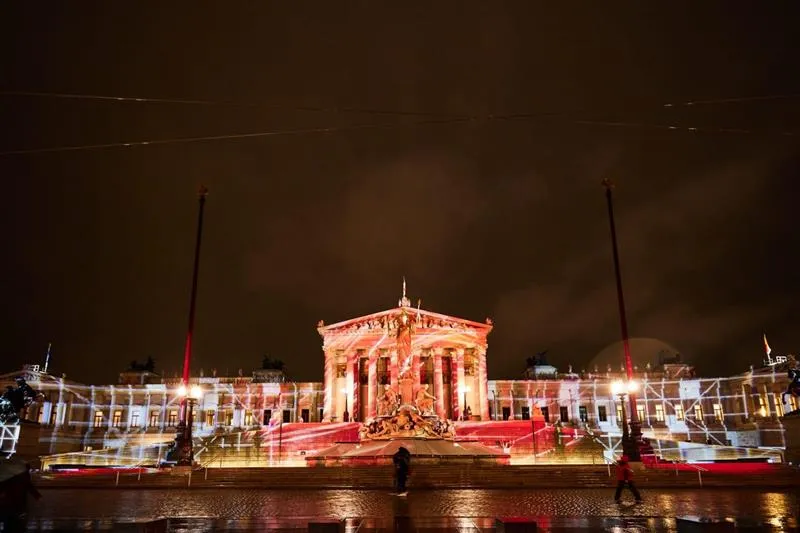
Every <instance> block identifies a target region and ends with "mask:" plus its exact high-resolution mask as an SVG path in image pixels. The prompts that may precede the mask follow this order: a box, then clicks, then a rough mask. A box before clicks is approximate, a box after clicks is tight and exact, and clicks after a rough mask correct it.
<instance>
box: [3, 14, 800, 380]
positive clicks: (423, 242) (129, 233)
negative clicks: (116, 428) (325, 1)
mask: <svg viewBox="0 0 800 533" xmlns="http://www.w3.org/2000/svg"><path fill="white" fill-rule="evenodd" d="M153 6H155V7H153V8H152V9H150V8H145V7H142V6H139V7H137V8H136V9H130V8H129V6H125V7H120V6H117V5H116V4H103V6H101V7H97V6H95V7H96V9H94V8H93V7H92V6H83V7H81V8H75V9H70V10H61V9H55V8H54V9H49V10H46V11H41V10H35V9H32V8H30V7H29V6H26V5H24V4H17V5H15V6H12V7H10V8H9V10H8V12H7V13H6V16H4V17H3V18H2V21H0V24H3V26H2V27H0V34H2V35H3V38H4V39H5V42H6V46H4V47H0V50H2V51H0V53H2V54H3V56H2V58H1V59H2V60H3V64H4V65H6V66H7V68H6V74H7V75H5V76H3V79H2V81H0V84H1V85H2V86H1V87H0V89H2V90H34V91H43V92H74V93H84V94H111V95H133V96H140V95H142V96H154V97H176V98H181V97H185V98H190V99H204V100H217V101H241V102H256V103H259V102H260V103H265V104H269V105H266V106H264V107H237V106H180V105H167V104H158V105H155V104H146V105H145V104H132V103H126V104H121V103H118V102H111V101H107V102H95V101H71V100H50V99H42V98H18V97H8V96H3V97H0V114H1V116H0V119H2V120H3V124H4V125H5V126H6V127H4V128H3V129H2V131H0V150H5V149H12V148H26V147H37V146H53V145H80V144H86V143H89V144H93V143H105V142H119V141H125V140H130V139H133V140H148V139H149V140H154V139H165V138H174V137H193V136H198V135H201V136H202V135H218V134H227V133H237V132H254V131H264V130H275V129H296V128H309V127H315V126H337V125H343V126H346V125H354V124H362V125H363V124H370V123H373V124H374V123H380V124H387V123H396V124H397V126H394V127H383V128H376V129H360V130H351V131H347V132H338V133H327V134H313V135H287V136H277V137H269V138H251V139H244V140H237V141H224V142H206V143H189V144H166V145H151V146H144V147H132V148H130V149H110V150H90V151H76V152H63V153H51V154H35V155H33V154H32V155H26V156H13V157H9V156H2V157H0V173H2V175H3V176H4V178H5V179H6V182H5V183H4V184H5V185H6V188H5V191H4V192H5V194H6V197H5V199H6V207H5V208H4V209H3V210H0V223H2V228H3V232H2V242H0V246H2V250H3V252H4V258H5V259H4V261H3V262H2V263H0V280H2V283H3V286H2V289H3V292H2V294H3V295H4V298H5V300H4V302H5V303H4V306H3V315H2V317H0V320H1V321H2V323H3V324H4V325H6V326H7V328H6V329H5V330H4V332H6V336H5V337H4V343H3V344H2V345H0V360H2V361H3V362H4V364H5V365H7V366H8V367H11V368H13V367H15V366H17V365H18V364H21V363H23V362H27V361H31V360H34V359H37V358H40V355H41V354H42V353H43V351H44V349H45V347H46V345H47V342H50V341H52V342H53V343H54V347H55V350H54V362H55V363H56V369H57V371H65V372H68V373H69V374H70V375H72V376H74V377H76V378H77V379H84V380H88V381H109V380H113V379H114V373H115V372H116V371H117V370H119V369H120V368H121V367H124V366H125V365H127V363H128V362H129V361H130V360H131V359H134V358H139V359H144V358H145V357H146V356H147V355H151V354H152V355H154V357H155V358H156V361H157V364H158V365H159V367H160V368H162V369H164V370H166V371H168V372H170V373H171V372H176V371H178V370H179V368H180V365H181V356H182V344H183V338H184V329H185V327H186V311H187V309H186V308H187V306H188V293H189V284H190V275H191V257H192V249H193V248H192V247H193V238H194V222H195V217H196V203H195V201H194V199H193V192H194V190H195V189H196V187H197V185H198V184H199V183H201V182H203V183H206V184H207V185H209V186H210V188H211V195H210V197H209V201H208V205H207V213H206V215H207V218H206V231H205V236H204V243H203V262H202V267H201V277H200V292H199V301H198V315H197V338H196V343H195V350H196V351H195V361H196V365H195V366H196V367H203V368H205V369H209V368H212V367H216V368H218V369H219V370H220V371H223V370H225V369H226V368H227V369H229V370H230V371H235V370H238V368H243V369H246V368H249V367H251V366H253V365H257V364H258V361H259V360H260V358H261V355H262V354H263V353H264V351H269V352H270V353H271V354H272V355H273V356H276V357H279V358H282V359H284V360H286V361H287V363H288V364H289V368H290V370H291V371H292V373H293V375H294V376H295V377H297V378H298V379H311V380H318V379H321V373H322V353H321V350H320V339H319V337H318V335H317V333H316V331H315V329H314V326H315V324H316V323H317V321H318V320H320V319H324V320H325V321H326V322H329V323H330V322H334V321H338V320H344V319H347V318H351V317H353V316H356V315H360V314H366V313H370V312H374V311H377V310H381V309H385V308H387V307H390V306H392V305H394V304H395V303H396V301H397V299H398V297H399V296H400V294H399V293H400V282H401V278H402V277H403V276H405V277H406V278H407V279H408V282H409V290H410V296H411V297H412V299H413V300H414V301H416V300H417V299H418V298H421V299H422V300H423V302H424V303H423V305H424V306H425V307H426V308H428V309H432V310H435V311H439V312H443V313H449V314H453V315H457V316H463V317H466V318H471V319H475V320H483V319H484V318H485V317H486V316H487V315H489V316H491V317H492V318H493V319H494V321H495V329H494V332H493V333H492V335H491V337H490V348H489V359H490V374H491V375H492V376H493V377H501V376H511V377H515V376H518V375H519V372H520V371H521V369H522V365H523V361H524V359H525V357H526V356H528V355H530V354H531V353H533V352H535V351H539V350H543V349H550V356H551V360H552V361H553V362H555V363H557V364H559V365H562V366H563V365H566V364H569V363H573V364H574V365H575V366H581V365H586V364H590V363H591V361H592V360H593V358H594V357H595V355H596V354H598V353H599V352H601V350H602V349H603V348H604V347H606V346H608V345H610V344H612V343H614V342H617V341H618V340H619V324H618V318H617V304H616V295H615V288H614V283H613V265H612V260H611V252H610V243H609V236H608V221H607V218H606V210H605V200H604V197H603V189H602V187H601V186H600V181H601V180H602V178H604V177H611V178H614V179H615V180H616V181H617V183H618V188H617V190H616V192H615V205H616V208H617V222H618V229H619V239H620V253H621V260H622V272H623V278H624V282H625V296H626V301H627V306H628V314H629V323H630V332H631V335H633V336H636V337H648V338H656V339H662V340H663V341H665V342H667V343H668V344H669V345H671V346H674V347H675V348H676V349H677V350H680V351H681V352H682V353H683V354H684V355H685V357H687V358H688V359H689V360H692V361H694V362H695V363H697V365H698V366H699V367H700V369H701V371H702V372H707V373H732V372H736V371H739V370H742V369H744V368H746V367H747V365H749V364H751V362H754V361H757V360H758V359H759V357H760V335H761V332H762V331H764V330H766V331H767V333H769V334H770V338H771V339H772V342H773V344H774V348H775V349H776V350H784V349H785V350H794V349H796V348H797V346H798V345H800V336H798V334H797V333H796V327H795V326H796V324H795V322H796V304H795V302H794V300H793V295H794V294H796V292H797V290H798V289H800V286H799V285H800V280H798V276H797V274H796V267H795V266H794V265H796V263H797V237H796V235H795V231H794V228H795V227H796V223H795V218H796V215H795V211H796V206H795V205H794V204H795V203H796V200H795V198H796V195H794V194H793V191H794V190H795V189H796V185H795V181H796V176H797V171H798V168H800V160H798V145H797V142H796V139H797V137H796V136H794V137H791V136H786V135H781V134H780V133H781V132H784V131H787V130H796V129H797V123H798V120H797V119H798V117H800V107H798V106H799V105H800V104H798V101H797V99H792V98H784V99H775V100H766V101H756V102H750V103H728V104H715V105H696V106H690V107H684V106H675V107H672V108H665V107H663V104H664V103H666V102H673V103H680V102H685V101H687V100H703V99H709V98H712V99H713V98H720V97H728V96H748V95H759V94H773V95H785V94H792V93H798V92H800V87H798V85H797V80H796V79H795V78H796V76H795V72H796V65H795V63H796V54H795V53H794V50H796V49H797V42H796V41H797V38H798V33H797V32H796V31H795V28H794V26H793V22H794V20H797V17H796V16H793V14H790V13H781V12H778V9H777V8H774V9H772V11H773V12H767V8H764V11H763V13H761V14H760V15H759V16H754V14H753V13H752V12H750V11H749V10H748V11H741V12H740V11H738V10H736V9H734V8H732V7H731V6H726V9H725V10H724V11H716V10H715V9H713V8H711V7H709V6H706V7H703V8H698V9H693V12H692V16H691V17H687V16H685V13H682V12H680V10H677V9H675V10H670V11H669V12H662V11H659V10H654V9H653V10H651V9H649V8H648V9H643V10H629V9H625V10H614V9H612V7H610V6H607V5H603V6H601V7H597V8H594V7H591V8H587V9H586V10H584V11H582V12H581V13H575V12H574V11H571V12H567V11H563V10H561V9H559V8H557V7H556V6H548V7H542V6H537V5H535V4H526V5H520V6H515V7H513V8H512V7H510V6H494V5H491V6H490V5H489V4H486V3H485V2H476V3H470V2H465V3H463V4H462V6H461V8H460V9H459V10H457V11H453V10H452V9H451V8H450V7H448V6H444V5H442V6H431V5H428V4H426V5H425V6H424V8H423V7H422V6H420V7H419V8H417V7H415V6H410V5H406V4H404V5H403V6H400V7H391V8H390V7H386V6H380V5H377V4H376V5H370V6H369V7H366V6H361V8H359V9H346V8H343V7H341V6H338V5H337V6H333V5H332V4H331V5H330V6H323V5H317V6H315V9H307V7H308V6H303V5H299V4H298V5H295V4H286V3H269V2H267V3H263V4H260V5H258V6H255V7H253V6H251V7H250V8H248V9H246V10H243V9H238V8H231V7H228V6H224V7H219V8H217V9H215V10H213V11H209V10H205V9H202V8H198V9H195V10H191V12H186V11H185V10H184V9H183V8H181V7H179V6H177V5H174V6H173V5H161V4H159V5H158V6H156V5H155V4H153ZM175 20H181V21H182V24H180V25H176V24H175ZM108 21H115V22H113V23H111V22H108ZM272 104H282V105H283V106H284V108H276V107H273V105H272ZM293 106H320V107H326V108H339V109H340V111H338V112H337V111H333V110H329V111H326V112H319V111H297V110H294V109H291V108H292V107H293ZM347 107H357V108H369V109H378V110H398V111H415V110H416V111H420V110H422V111H427V112H433V113H442V114H467V115H484V114H494V115H502V114H504V113H509V114H534V115H536V117H535V118H528V119H521V118H519V117H518V118H516V119H497V120H492V121H482V120H475V121H470V122H467V123H458V124H436V125H434V124H426V125H414V124H413V122H414V121H415V120H416V119H415V118H414V117H409V116H393V115H387V114H377V115H376V114H370V113H352V112H342V111H341V108H347ZM579 120H591V121H595V122H599V124H594V125H590V124H586V123H579V122H576V121H579ZM661 125H675V126H677V127H678V129H676V130H665V129H663V128H659V127H657V126H661ZM686 127H697V128H699V129H698V131H696V132H690V131H688V130H687V129H686ZM721 128H729V129H730V128H734V129H740V130H743V132H740V133H732V132H724V131H720V129H721ZM641 349H642V350H645V351H646V350H647V348H641ZM635 355H636V357H645V358H646V357H654V356H655V354H649V355H648V354H635Z"/></svg>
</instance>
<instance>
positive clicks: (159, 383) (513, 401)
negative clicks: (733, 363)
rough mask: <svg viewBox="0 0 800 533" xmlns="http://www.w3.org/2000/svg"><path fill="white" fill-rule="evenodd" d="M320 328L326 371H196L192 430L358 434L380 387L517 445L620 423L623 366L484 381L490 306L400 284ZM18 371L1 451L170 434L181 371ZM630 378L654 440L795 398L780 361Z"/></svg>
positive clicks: (733, 436) (763, 430)
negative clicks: (739, 370)
mask: <svg viewBox="0 0 800 533" xmlns="http://www.w3.org/2000/svg"><path fill="white" fill-rule="evenodd" d="M317 330H318V332H319V334H320V335H321V337H322V340H323V344H322V349H323V355H324V382H323V383H313V382H309V383H295V382H288V381H285V378H284V376H283V374H282V372H280V371H275V370H256V371H254V372H253V373H252V374H251V375H247V376H245V375H243V373H242V372H241V371H240V372H239V375H238V376H234V377H230V376H217V375H212V376H204V375H201V376H198V377H194V378H192V379H191V383H192V384H198V385H200V387H201V389H202V392H203V394H202V397H201V398H200V399H199V400H198V403H197V405H196V407H195V411H194V417H193V419H194V425H193V433H194V435H195V436H196V437H197V438H199V439H213V438H214V437H220V438H221V439H222V440H223V441H224V439H225V438H228V439H229V440H236V441H237V442H239V441H241V439H242V435H245V434H249V435H255V434H259V435H261V436H262V437H265V438H269V439H273V438H274V437H276V436H277V431H278V430H280V431H281V432H283V436H284V437H285V436H286V435H289V434H292V435H303V437H299V436H298V437H292V438H293V439H294V440H292V441H289V440H286V441H285V442H286V444H284V443H283V442H282V443H281V444H280V446H281V448H280V449H284V450H286V449H288V448H283V447H284V446H293V447H294V448H293V449H297V450H300V449H311V448H312V446H310V445H307V442H305V443H304V442H301V441H303V439H305V440H306V441H310V440H313V442H314V446H313V447H316V448H317V449H319V448H322V447H324V446H326V445H327V446H330V445H332V444H333V443H335V442H341V441H343V440H346V439H350V438H357V434H358V424H353V423H352V422H359V423H361V422H366V421H368V420H370V419H371V418H373V417H375V416H377V415H381V414H383V413H382V412H381V409H382V405H383V398H384V395H385V394H386V391H387V390H392V391H394V392H395V393H396V394H397V395H398V396H399V397H400V398H401V400H402V402H403V403H405V404H412V405H413V404H415V402H416V404H417V405H418V402H419V401H420V400H419V398H421V397H423V400H425V398H428V397H430V400H425V401H431V402H432V405H431V407H432V410H433V412H435V414H436V415H438V416H439V417H440V418H442V419H450V420H454V421H456V424H455V427H456V436H457V438H458V437H459V436H462V437H467V436H470V437H475V438H478V439H483V438H484V437H486V438H485V440H486V441H487V442H488V443H490V444H492V445H494V444H495V442H496V441H497V439H499V438H500V437H502V435H499V434H498V433H497V432H498V431H500V430H501V429H502V431H503V432H510V431H511V428H512V426H513V431H514V432H516V433H514V438H513V439H508V440H513V441H514V442H515V444H514V445H513V447H511V453H512V454H513V453H524V452H525V450H526V447H528V449H529V447H530V446H532V445H533V446H535V444H532V442H531V441H532V439H531V428H532V425H531V424H530V423H522V422H523V421H529V420H530V419H531V418H532V417H534V418H536V417H543V419H544V420H543V421H544V423H546V424H548V425H549V426H555V425H562V426H565V427H569V428H573V429H575V430H576V431H585V430H591V431H594V432H595V433H599V434H600V435H604V436H613V437H614V438H617V437H618V436H619V435H620V425H621V420H620V414H619V413H620V406H619V401H618V400H617V399H616V398H615V397H614V396H613V395H612V394H611V386H610V385H611V382H612V381H614V380H616V379H620V378H623V377H624V373H623V372H621V371H619V372H617V371H612V369H611V368H610V367H609V368H606V371H604V372H602V371H598V370H597V369H596V370H595V371H594V372H581V373H574V372H572V371H571V369H570V371H569V372H567V373H559V372H558V371H557V369H555V368H554V367H551V366H545V365H541V366H539V367H536V368H533V369H530V371H529V376H528V377H530V378H531V379H522V380H492V381H490V380H488V379H487V374H486V354H487V336H488V335H489V333H490V332H491V330H492V323H491V321H490V320H488V319H487V320H486V322H485V323H479V322H473V321H470V320H464V319H459V318H454V317H450V316H447V315H442V314H438V313H434V312H430V311H426V310H424V309H420V308H419V307H416V308H415V307H413V306H412V305H411V303H410V301H409V300H408V298H406V296H405V294H403V297H402V298H401V300H400V301H399V305H398V306H397V307H395V308H393V309H389V310H386V311H382V312H379V313H374V314H371V315H367V316H363V317H360V318H355V319H352V320H347V321H344V322H339V323H335V324H331V325H324V324H323V323H320V324H318V328H317ZM19 376H22V377H24V378H25V379H26V380H27V382H28V383H29V384H30V385H31V386H32V387H33V388H34V389H36V390H37V391H39V392H41V393H42V395H41V396H40V397H39V399H38V401H36V402H35V403H34V404H33V405H31V406H30V407H29V408H27V409H26V411H25V412H23V413H22V417H23V418H24V419H25V420H27V421H30V422H33V424H30V423H29V424H23V425H22V426H21V427H22V428H23V429H24V431H23V433H25V432H27V433H28V437H25V435H22V434H20V431H19V427H17V428H0V448H1V449H2V450H4V451H11V450H12V449H13V448H14V447H17V448H19V447H27V448H28V449H29V453H27V455H29V456H36V455H44V454H55V453H64V452H78V451H88V450H100V449H115V448H122V447H124V446H139V447H140V448H141V447H144V446H147V445H156V444H158V445H163V444H164V443H168V442H170V441H171V440H172V439H173V438H174V435H175V431H176V426H177V425H178V422H179V409H180V407H179V405H180V398H179V397H178V395H177V388H178V386H179V385H180V378H177V377H175V378H162V377H160V376H158V375H156V374H153V373H150V372H123V373H122V374H120V377H119V383H117V384H115V385H99V386H98V385H84V384H80V383H76V382H72V381H69V380H67V379H65V378H64V377H61V378H59V377H55V376H52V375H50V374H47V373H44V372H40V371H39V368H38V367H37V366H29V367H26V368H25V369H23V370H22V371H21V372H13V373H10V374H6V375H4V376H0V386H2V387H3V388H5V387H6V386H7V385H13V383H14V379H15V378H17V377H19ZM637 379H638V380H639V381H640V382H641V389H640V394H639V396H638V398H637V406H638V413H637V414H638V415H639V419H640V420H641V422H642V430H643V433H644V436H645V437H648V438H651V439H663V440H668V441H674V442H686V441H692V442H695V443H703V444H716V445H728V446H737V447H747V448H754V447H775V448H781V447H784V446H785V442H784V430H783V426H782V422H781V420H780V418H781V416H782V415H783V414H784V411H790V410H794V409H797V408H798V407H800V406H798V405H797V399H796V398H795V397H792V396H789V397H787V402H788V403H787V404H786V405H784V404H782V403H781V393H782V392H783V391H785V390H786V388H787V385H788V384H789V378H788V376H787V374H786V369H785V368H783V367H782V366H781V365H773V366H766V367H764V368H761V369H751V370H750V371H749V372H746V373H744V374H739V375H735V376H732V377H716V378H698V377H695V376H694V372H693V369H692V368H691V367H689V366H687V365H685V364H681V363H680V362H677V361H673V362H667V363H665V364H662V365H660V366H659V367H657V368H652V369H651V368H649V367H648V368H647V369H646V370H645V371H643V372H637ZM421 391H423V392H421ZM429 405H430V404H429ZM465 411H466V412H467V415H468V416H465ZM538 420H540V421H541V418H538ZM499 421H505V422H503V423H502V424H499V423H498V422H499ZM515 421H517V423H516V424H511V422H515ZM344 422H349V423H344ZM301 424H303V425H302V426H300V425H301ZM284 426H286V427H284ZM537 427H538V426H537ZM499 428H501V429H499ZM537 432H538V429H537ZM508 434H509V435H510V433H508ZM348 435H349V436H348ZM490 436H491V437H490ZM290 442H291V443H290ZM507 446H511V445H510V444H507Z"/></svg>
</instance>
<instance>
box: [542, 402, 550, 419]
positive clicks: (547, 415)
mask: <svg viewBox="0 0 800 533" xmlns="http://www.w3.org/2000/svg"><path fill="white" fill-rule="evenodd" d="M542 416H543V417H544V421H545V422H548V423H549V422H550V408H549V407H548V406H546V405H545V406H544V407H542Z"/></svg>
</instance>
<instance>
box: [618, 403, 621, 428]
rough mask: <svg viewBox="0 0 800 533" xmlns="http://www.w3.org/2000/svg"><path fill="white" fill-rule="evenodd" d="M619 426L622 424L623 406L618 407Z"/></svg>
mask: <svg viewBox="0 0 800 533" xmlns="http://www.w3.org/2000/svg"><path fill="white" fill-rule="evenodd" d="M617 424H622V406H621V405H618V406H617Z"/></svg>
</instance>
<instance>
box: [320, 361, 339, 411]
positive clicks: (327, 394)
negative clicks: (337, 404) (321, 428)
mask: <svg viewBox="0 0 800 533" xmlns="http://www.w3.org/2000/svg"><path fill="white" fill-rule="evenodd" d="M324 354H325V376H324V378H323V379H324V383H323V387H324V389H323V395H324V400H323V401H324V405H323V408H322V421H323V422H330V421H331V419H332V418H333V417H334V416H336V413H335V412H334V402H333V398H334V395H335V394H336V390H334V389H335V385H336V351H335V350H325V351H324Z"/></svg>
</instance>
